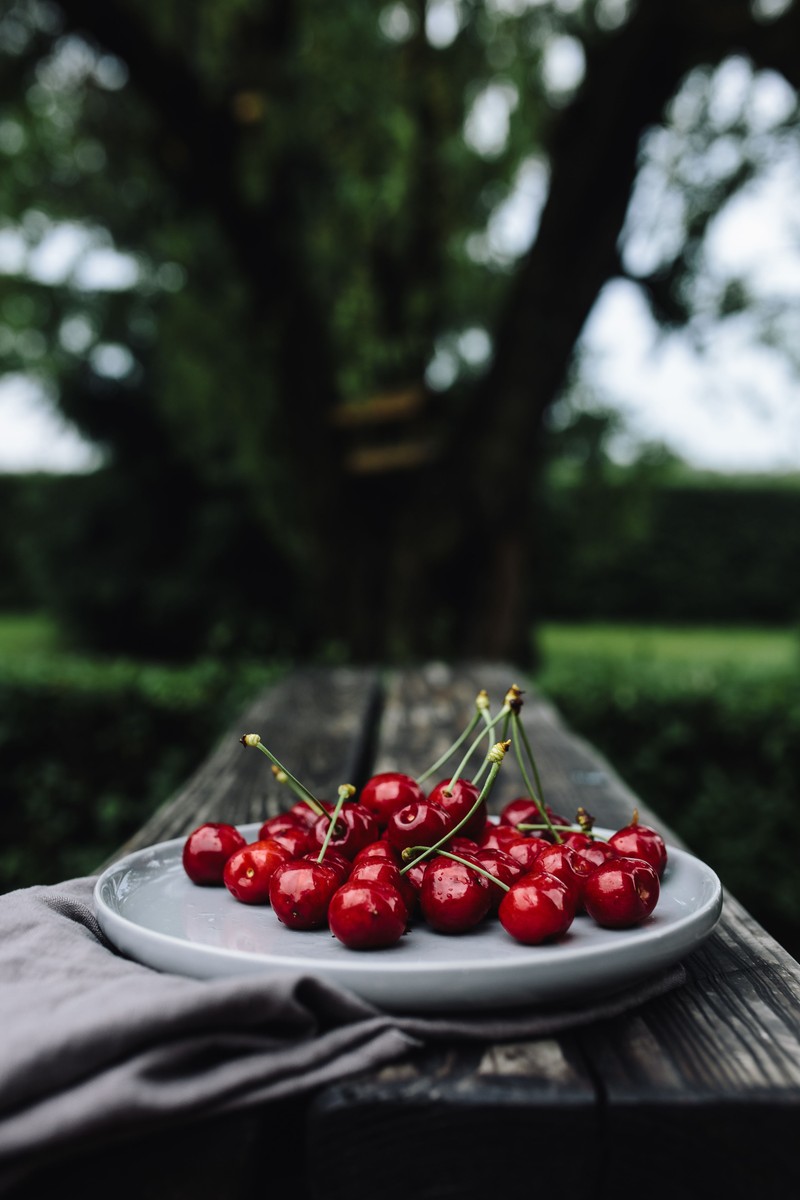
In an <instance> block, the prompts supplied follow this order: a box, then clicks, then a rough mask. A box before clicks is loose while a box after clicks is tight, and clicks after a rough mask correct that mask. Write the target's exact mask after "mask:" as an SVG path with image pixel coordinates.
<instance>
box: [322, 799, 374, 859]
mask: <svg viewBox="0 0 800 1200" xmlns="http://www.w3.org/2000/svg"><path fill="white" fill-rule="evenodd" d="M329 826H330V819H329V818H328V817H327V816H325V817H318V818H317V820H316V823H315V825H314V829H313V834H314V838H315V839H316V842H317V845H318V846H321V845H322V844H323V842H324V841H325V838H326V837H327V835H328V827H329ZM377 837H378V823H377V821H376V820H375V818H374V817H373V815H372V813H371V812H370V811H369V809H367V808H364V806H363V805H362V804H359V803H351V804H345V805H343V807H342V808H341V810H340V811H339V815H338V817H337V818H336V828H335V829H334V831H333V835H332V836H331V839H330V841H329V842H328V845H329V846H330V847H331V848H332V849H334V850H338V851H339V853H340V854H343V855H344V856H345V858H349V859H350V861H351V862H352V860H353V859H354V858H355V856H356V855H357V854H358V852H359V850H363V849H364V847H365V846H368V845H369V844H370V842H374V841H376V839H377Z"/></svg>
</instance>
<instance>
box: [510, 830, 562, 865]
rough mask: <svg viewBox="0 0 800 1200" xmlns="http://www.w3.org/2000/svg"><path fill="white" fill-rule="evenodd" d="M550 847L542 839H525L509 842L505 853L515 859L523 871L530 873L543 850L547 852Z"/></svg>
mask: <svg viewBox="0 0 800 1200" xmlns="http://www.w3.org/2000/svg"><path fill="white" fill-rule="evenodd" d="M551 846H552V843H551V842H546V841H545V840H544V838H538V837H526V838H521V839H520V840H519V841H513V842H509V844H508V846H507V847H506V853H507V854H509V855H510V856H511V858H513V859H515V860H516V862H518V863H519V864H520V866H521V867H523V868H524V870H525V871H526V872H527V871H532V870H533V868H534V865H535V863H536V860H537V859H538V857H539V855H540V854H542V853H543V851H545V850H549V849H550V848H551Z"/></svg>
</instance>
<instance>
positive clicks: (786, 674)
mask: <svg viewBox="0 0 800 1200" xmlns="http://www.w3.org/2000/svg"><path fill="white" fill-rule="evenodd" d="M539 684H540V686H541V688H542V689H543V690H544V691H545V692H546V693H547V695H548V696H549V697H550V698H551V699H552V700H553V701H554V702H555V703H556V705H557V706H558V707H559V709H560V710H561V712H562V713H563V714H564V716H565V718H566V720H567V721H568V722H569V723H570V724H571V725H572V726H573V727H574V728H575V729H576V730H577V731H578V732H579V733H581V734H582V735H583V736H585V737H586V738H587V739H588V740H589V741H591V742H592V743H593V744H594V745H595V746H597V747H598V749H599V750H600V751H601V753H602V754H604V756H605V757H606V758H607V759H608V760H609V762H610V763H612V764H613V766H614V769H615V770H616V771H617V772H618V773H619V774H620V775H621V776H622V777H623V778H624V779H625V781H626V782H627V783H628V784H629V785H630V786H631V788H632V789H633V790H634V792H636V794H637V795H639V796H641V798H642V800H643V801H644V802H645V803H646V804H648V805H650V806H652V807H653V808H654V809H655V810H656V811H657V812H658V813H659V814H661V816H663V818H664V820H665V822H666V823H667V824H668V825H669V826H671V827H672V828H673V829H675V831H676V832H677V833H678V834H679V835H680V836H681V837H682V838H683V839H684V840H685V841H686V842H687V844H688V846H689V848H690V849H692V850H693V851H694V852H695V853H696V854H697V855H698V856H699V857H700V858H703V859H704V860H705V861H707V862H708V863H709V864H710V865H711V866H712V867H714V868H715V870H716V871H717V872H718V873H719V875H720V877H721V879H722V881H723V883H724V884H725V885H726V886H727V887H728V888H730V890H731V891H732V892H733V894H734V895H735V896H736V897H737V898H738V899H739V900H741V902H742V903H743V904H744V905H745V907H746V908H748V909H749V910H750V911H751V912H752V913H753V915H754V916H756V917H757V919H759V920H760V921H761V922H762V924H764V925H765V927H766V928H768V929H770V930H771V931H772V932H773V933H774V934H775V935H776V936H777V937H778V938H779V939H780V940H781V941H783V943H784V944H785V945H786V946H787V948H788V949H790V950H791V951H792V952H793V953H794V954H795V955H798V954H800V879H798V874H797V864H796V854H795V849H794V838H793V828H794V823H795V821H796V819H797V803H798V781H799V780H800V673H799V672H798V671H797V669H796V667H794V668H792V667H787V668H785V669H783V670H779V669H773V670H765V669H764V668H755V667H749V668H747V667H738V668H736V667H725V668H722V667H716V668H715V667H709V666H705V665H702V664H698V665H696V666H695V667H688V668H687V667H685V666H684V667H677V668H676V667H675V666H674V665H664V664H656V663H651V664H650V665H649V666H646V665H643V664H642V663H638V664H635V665H624V664H620V663H616V664H615V663H612V662H611V661H610V660H609V659H607V660H606V661H598V660H597V659H593V658H591V657H590V656H588V655H587V657H586V658H585V659H584V661H583V663H582V664H580V663H578V662H572V663H569V664H567V665H558V664H557V663H555V662H553V663H552V664H551V665H550V666H547V667H545V669H544V671H543V673H542V675H541V677H540V679H539Z"/></svg>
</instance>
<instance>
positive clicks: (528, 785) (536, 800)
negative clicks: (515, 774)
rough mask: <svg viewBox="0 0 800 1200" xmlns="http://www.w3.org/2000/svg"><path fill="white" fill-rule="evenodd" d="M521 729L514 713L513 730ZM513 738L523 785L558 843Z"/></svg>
mask: <svg viewBox="0 0 800 1200" xmlns="http://www.w3.org/2000/svg"><path fill="white" fill-rule="evenodd" d="M521 730H522V722H521V721H520V718H519V713H514V732H515V733H519V732H521ZM513 740H514V753H515V754H516V756H517V762H518V763H519V769H520V771H521V772H522V778H523V779H524V781H525V786H526V788H527V789H528V792H529V794H530V797H531V799H532V800H533V803H534V804H535V805H536V807H537V808H538V810H539V816H540V817H541V818H542V820H543V821H544V823H545V828H546V829H548V830H549V831H550V833H551V834H552V835H553V837H554V838H555V840H556V841H557V842H558V843H559V845H560V844H561V837H560V835H559V834H558V833H557V832H556V828H555V826H554V825H553V822H552V821H551V820H550V818H549V816H548V815H547V809H546V808H545V806H544V804H543V803H542V801H541V800H540V799H539V796H538V793H537V791H536V789H535V788H534V786H533V784H532V783H531V781H530V778H529V776H528V771H527V768H526V766H525V760H524V758H523V757H522V749H521V747H520V739H519V738H518V737H515V738H514V739H513Z"/></svg>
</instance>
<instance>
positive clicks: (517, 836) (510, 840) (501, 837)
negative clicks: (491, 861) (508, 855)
mask: <svg viewBox="0 0 800 1200" xmlns="http://www.w3.org/2000/svg"><path fill="white" fill-rule="evenodd" d="M525 838H526V835H525V834H524V833H520V832H519V831H518V830H517V828H516V827H515V826H514V825H494V824H489V825H487V826H486V828H485V830H484V831H483V834H482V835H481V839H480V843H479V844H480V847H481V849H486V850H505V851H506V852H508V850H509V847H511V846H513V845H514V844H515V843H516V842H522V841H524V840H525Z"/></svg>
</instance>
